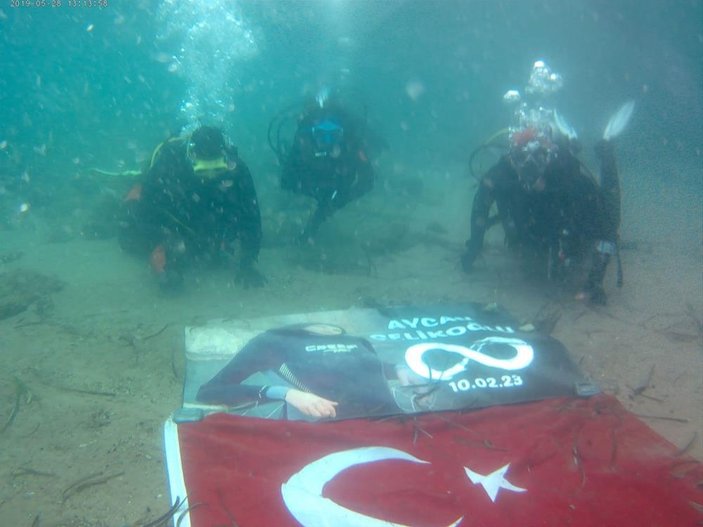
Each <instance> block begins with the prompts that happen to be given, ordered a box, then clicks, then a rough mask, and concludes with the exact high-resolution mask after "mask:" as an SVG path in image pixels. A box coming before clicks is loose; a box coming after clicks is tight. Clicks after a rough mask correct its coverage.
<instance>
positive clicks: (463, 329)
mask: <svg viewBox="0 0 703 527" xmlns="http://www.w3.org/2000/svg"><path fill="white" fill-rule="evenodd" d="M186 357H187V372H186V386H185V392H184V407H185V408H186V409H187V408H191V409H193V408H199V409H202V410H206V411H207V410H214V411H221V410H227V411H229V412H233V413H239V414H242V415H248V416H257V417H268V418H275V419H288V420H309V421H310V420H321V419H324V420H331V419H337V420H338V419H349V418H356V417H382V416H389V415H397V414H416V413H423V412H436V411H445V410H457V409H470V408H480V407H486V406H492V405H502V404H508V403H517V402H526V401H535V400H541V399H545V398H548V397H555V396H570V395H575V394H577V392H578V391H579V388H583V387H586V390H587V391H589V392H592V391H593V390H594V387H593V386H592V385H589V384H588V382H587V381H586V380H585V379H584V378H583V376H582V375H581V374H580V372H579V371H578V368H576V367H575V365H574V364H573V363H572V361H571V360H570V359H569V357H568V354H567V352H566V349H565V348H564V346H563V345H562V344H561V343H560V342H558V341H557V340H555V339H553V338H551V337H550V336H547V335H540V334H538V333H535V332H529V331H521V330H520V329H519V325H518V323H517V321H516V320H515V319H514V318H513V317H512V316H510V315H509V314H508V313H507V312H505V311H504V310H502V309H500V308H498V307H497V306H495V305H491V306H482V305H479V304H464V305H454V306H452V305H449V306H428V307H396V308H382V309H351V310H344V311H326V312H318V313H306V314H297V315H284V316H276V317H268V318H259V319H250V320H219V321H214V322H211V323H209V324H208V325H206V326H200V327H190V328H186Z"/></svg>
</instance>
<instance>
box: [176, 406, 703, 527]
mask: <svg viewBox="0 0 703 527" xmlns="http://www.w3.org/2000/svg"><path fill="white" fill-rule="evenodd" d="M179 441H180V450H181V458H182V465H183V472H184V478H185V483H186V487H187V489H188V501H189V505H190V506H191V511H190V514H191V521H192V525H193V526H195V527H215V526H222V525H228V526H229V525H237V526H239V527H248V526H251V527H262V526H275V527H279V526H288V525H290V526H297V525H305V526H306V527H316V526H327V525H329V526H334V527H341V526H346V525H358V526H369V527H373V526H377V525H412V526H417V527H435V526H437V527H438V526H449V525H461V526H490V527H500V526H503V525H505V526H515V525H523V526H537V525H539V526H552V525H553V526H559V527H561V526H565V525H568V526H574V527H578V526H583V527H593V526H598V527H608V526H613V527H615V526H617V527H628V526H633V527H634V526H637V527H642V526H645V525H646V526H648V527H656V526H662V527H664V526H666V527H670V526H674V525H676V526H687V525H695V524H696V522H700V521H703V513H701V505H700V504H703V489H702V488H701V486H700V482H701V481H703V467H702V465H701V463H700V462H698V461H697V460H695V459H692V458H690V457H684V456H677V452H676V448H675V447H674V446H672V445H671V444H669V443H668V442H667V441H665V440H664V439H662V438H661V437H660V436H658V435H657V434H656V433H654V432H653V431H652V430H651V429H650V428H649V427H647V426H646V425H645V424H644V423H642V422H641V421H639V420H638V419H637V418H636V417H634V416H633V415H632V414H630V413H628V412H627V411H626V410H625V409H624V408H623V407H622V406H621V405H620V404H619V403H618V402H617V400H616V399H615V398H613V397H610V396H605V395H601V396H597V397H592V398H590V399H573V398H560V399H551V400H547V401H541V402H536V403H529V404H520V405H511V406H500V407H492V408H486V409H483V410H477V411H472V412H467V413H454V412H445V413H441V414H427V415H420V416H414V417H412V416H404V417H398V418H392V419H387V420H380V421H373V420H363V419H356V420H349V421H340V422H329V423H305V422H293V421H272V420H264V419H256V418H248V417H241V416H232V415H224V414H216V415H212V416H210V417H207V418H206V419H205V420H203V421H201V422H197V423H188V424H181V425H179Z"/></svg>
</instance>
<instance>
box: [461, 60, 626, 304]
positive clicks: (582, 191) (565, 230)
mask: <svg viewBox="0 0 703 527" xmlns="http://www.w3.org/2000/svg"><path fill="white" fill-rule="evenodd" d="M535 70H540V71H541V73H542V74H543V76H542V77H540V78H538V79H537V80H541V81H543V82H546V83H549V81H550V79H554V81H555V82H556V81H558V82H559V85H560V84H561V78H560V77H558V76H555V74H553V73H552V72H551V71H550V70H549V68H548V67H547V66H546V65H545V64H544V63H543V62H542V61H538V62H537V63H535V66H534V70H533V77H534V76H535ZM538 73H539V71H538ZM545 76H546V77H545ZM533 77H531V79H530V86H533ZM533 88H534V86H533ZM547 88H548V89H549V88H550V87H549V86H547ZM552 88H553V86H552ZM557 89H558V88H557ZM504 98H505V99H506V100H509V101H510V102H514V101H515V100H516V99H517V100H519V94H517V92H516V91H515V90H511V91H509V92H508V93H506V95H505V97H504ZM633 108H634V103H627V104H625V105H624V106H623V107H622V108H621V109H620V111H619V112H617V113H616V114H615V115H614V116H613V118H611V121H610V122H609V124H608V127H607V128H606V131H605V132H604V134H603V139H602V140H600V141H599V142H598V144H597V145H596V155H597V157H598V158H599V160H600V164H601V167H600V184H599V183H598V181H597V180H596V178H595V177H593V175H592V174H590V172H589V171H588V170H587V168H586V167H585V166H584V165H583V164H582V163H581V161H580V160H579V159H578V157H577V153H578V143H577V141H576V133H575V132H574V130H573V128H571V127H570V126H569V125H568V124H567V123H566V121H565V120H564V119H563V117H561V115H560V114H559V113H558V112H556V110H550V109H547V108H544V107H542V106H539V107H537V108H530V107H529V106H527V105H526V104H523V105H521V106H520V108H519V110H518V112H517V114H518V125H517V126H515V127H513V128H511V129H509V140H510V144H509V152H508V153H507V154H504V155H503V156H501V157H500V159H499V160H498V161H497V163H495V164H494V165H493V166H492V167H491V168H490V169H489V170H488V172H487V173H486V174H485V175H484V176H483V177H482V178H481V181H480V183H479V188H478V190H477V192H476V194H475V196H474V199H473V207H472V211H471V237H470V239H469V240H468V241H467V242H466V247H467V248H466V252H465V253H464V254H463V255H462V256H461V264H462V268H463V269H464V271H465V272H467V273H468V272H471V270H472V268H473V264H474V261H475V260H476V258H477V257H478V255H479V254H480V251H481V248H482V246H483V240H484V236H485V232H486V230H487V229H488V228H489V227H490V226H491V225H493V224H494V223H496V222H500V223H501V224H502V226H503V228H504V231H505V237H506V243H507V245H508V246H509V247H510V248H512V249H514V250H516V251H517V252H518V253H519V254H521V255H522V256H527V257H533V258H535V257H536V258H537V259H538V260H543V259H545V258H546V264H547V265H546V276H547V278H549V279H555V278H558V279H562V280H563V279H566V278H567V275H568V274H569V273H568V271H569V270H570V269H571V268H572V267H573V265H574V263H575V262H576V261H579V260H583V259H584V258H587V256H588V254H589V253H590V255H591V258H592V262H591V267H590V271H589V272H588V275H587V278H586V280H585V283H584V284H583V286H582V287H581V289H580V290H579V292H578V293H577V295H576V297H577V298H578V299H582V300H587V301H590V302H592V303H594V304H604V303H605V301H606V294H605V291H604V289H603V280H604V277H605V273H606V270H607V267H608V263H609V261H610V259H611V257H613V256H616V257H617V260H618V286H621V285H622V269H621V266H620V259H619V251H618V237H619V234H618V231H619V227H620V184H619V179H618V172H617V165H616V161H615V154H614V148H613V144H612V139H613V138H614V137H616V136H617V135H619V134H620V133H621V131H622V130H623V129H624V128H625V126H626V125H627V122H628V121H629V118H630V116H631V114H632V110H633ZM493 203H495V204H496V206H497V209H498V214H497V216H496V217H490V209H491V206H492V205H493Z"/></svg>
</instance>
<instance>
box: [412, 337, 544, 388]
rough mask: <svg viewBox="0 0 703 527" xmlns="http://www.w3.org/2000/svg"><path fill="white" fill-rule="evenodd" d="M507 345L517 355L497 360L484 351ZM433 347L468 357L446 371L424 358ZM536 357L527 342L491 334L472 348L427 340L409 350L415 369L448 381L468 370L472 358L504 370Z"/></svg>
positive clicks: (521, 366)
mask: <svg viewBox="0 0 703 527" xmlns="http://www.w3.org/2000/svg"><path fill="white" fill-rule="evenodd" d="M495 344H504V345H507V346H510V347H512V348H513V349H514V350H515V356H514V357H511V358H510V359H497V358H496V357H493V356H491V355H487V354H486V353H483V349H484V348H486V347H488V346H491V345H495ZM430 350H444V351H448V352H450V353H458V354H459V355H462V356H463V357H464V358H463V359H462V360H461V361H460V362H458V363H456V364H455V365H453V366H452V367H451V368H448V369H446V370H435V369H433V368H430V366H429V365H428V364H427V363H426V362H425V361H424V359H423V355H424V354H425V353H427V352H428V351H430ZM534 357H535V353H534V350H533V349H532V346H530V345H529V344H528V343H527V342H525V341H524V340H520V339H515V338H506V337H487V338H485V339H481V340H478V341H476V342H474V343H473V344H472V346H471V347H470V348H467V347H466V346H459V345H456V344H444V343H442V342H425V343H422V344H415V345H413V346H410V347H409V348H408V349H407V350H405V362H406V363H407V365H408V366H409V367H410V369H411V370H412V371H414V372H415V373H417V374H418V375H419V376H421V377H424V378H425V379H430V380H432V381H448V380H450V379H451V378H452V377H454V376H455V375H456V374H458V373H461V372H463V371H466V367H467V366H468V364H469V361H472V360H473V361H476V362H478V363H480V364H483V365H484V366H489V367H491V368H500V369H502V370H521V369H523V368H526V367H527V366H529V365H530V364H531V363H532V360H533V359H534Z"/></svg>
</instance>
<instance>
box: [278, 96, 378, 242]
mask: <svg viewBox="0 0 703 527" xmlns="http://www.w3.org/2000/svg"><path fill="white" fill-rule="evenodd" d="M321 123H322V124H325V123H334V124H335V125H336V126H338V127H339V130H337V131H336V132H335V133H337V134H338V137H328V138H325V137H322V138H321V137H320V136H319V135H316V134H317V129H318V127H319V126H320V125H321ZM325 139H327V140H325ZM373 184H374V171H373V167H372V166H371V163H370V161H369V159H368V158H367V155H366V149H365V145H364V141H363V138H362V137H361V125H360V123H358V122H357V121H356V120H355V119H354V118H352V117H351V116H350V115H349V114H347V113H346V112H344V111H343V110H342V109H341V108H339V107H336V106H334V105H330V106H327V107H325V108H319V107H317V106H315V107H313V108H312V109H310V110H308V112H307V113H306V114H304V115H303V116H302V117H301V119H300V120H299V122H298V128H297V131H296V134H295V138H294V140H293V145H292V147H291V150H290V152H289V153H288V155H287V156H286V158H285V159H284V160H283V171H282V174H281V187H282V188H283V189H284V190H290V191H292V192H296V193H299V194H303V195H305V196H309V197H311V198H313V199H315V200H316V201H317V209H316V210H315V212H314V213H313V215H312V216H311V218H310V221H309V222H308V226H307V227H306V232H307V233H308V234H310V235H312V234H314V233H315V231H316V230H317V228H318V227H319V225H320V224H321V223H322V222H323V221H324V220H325V219H326V218H327V217H329V216H330V215H332V214H333V213H334V212H335V211H336V210H339V209H341V208H342V207H344V206H345V205H347V204H348V203H349V202H351V201H353V200H355V199H357V198H359V197H360V196H363V195H364V194H366V193H367V192H369V191H370V190H371V189H372V188H373Z"/></svg>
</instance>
